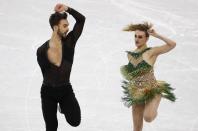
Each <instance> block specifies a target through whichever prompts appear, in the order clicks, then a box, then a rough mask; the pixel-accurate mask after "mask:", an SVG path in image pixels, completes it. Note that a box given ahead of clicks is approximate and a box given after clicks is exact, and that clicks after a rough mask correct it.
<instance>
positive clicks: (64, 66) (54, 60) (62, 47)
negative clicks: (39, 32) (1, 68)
mask: <svg viewBox="0 0 198 131" xmlns="http://www.w3.org/2000/svg"><path fill="white" fill-rule="evenodd" d="M54 10H55V13H53V14H52V15H51V16H50V18H49V23H50V26H51V28H52V30H53V33H52V36H51V39H50V40H47V41H46V42H45V43H44V44H43V45H41V46H40V47H39V48H38V49H37V61H38V64H39V66H40V68H41V72H42V75H43V83H42V86H41V91H40V93H41V104H42V112H43V117H44V120H45V125H46V131H57V128H58V120H57V105H58V104H59V105H60V112H61V113H62V114H64V115H65V118H66V120H67V122H68V123H69V124H70V125H71V126H74V127H76V126H78V125H79V124H80V121H81V112H80V106H79V104H78V101H77V99H76V97H75V94H74V92H73V89H72V85H71V83H70V72H71V69H72V64H73V57H74V50H75V45H76V42H77V40H78V38H79V37H80V35H81V33H82V30H83V26H84V23H85V16H83V15H82V14H80V13H79V12H77V11H76V10H74V9H73V8H71V7H69V6H66V5H64V4H57V5H56V6H55V8H54ZM66 12H67V13H69V14H70V15H72V16H73V17H74V19H75V20H76V23H75V25H74V27H73V29H72V30H71V31H70V32H69V33H68V31H69V28H68V25H69V22H68V20H67V13H66Z"/></svg>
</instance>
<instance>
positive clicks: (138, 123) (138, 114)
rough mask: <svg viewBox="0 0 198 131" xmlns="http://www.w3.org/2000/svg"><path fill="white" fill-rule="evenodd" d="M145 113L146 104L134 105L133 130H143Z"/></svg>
mask: <svg viewBox="0 0 198 131" xmlns="http://www.w3.org/2000/svg"><path fill="white" fill-rule="evenodd" d="M143 114H144V105H143V104H142V105H133V106H132V115H133V131H142V127H143Z"/></svg>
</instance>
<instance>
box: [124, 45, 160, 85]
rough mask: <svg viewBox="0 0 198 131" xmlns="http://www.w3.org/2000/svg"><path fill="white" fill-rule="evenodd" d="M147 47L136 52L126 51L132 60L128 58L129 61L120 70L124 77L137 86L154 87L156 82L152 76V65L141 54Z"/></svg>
mask: <svg viewBox="0 0 198 131" xmlns="http://www.w3.org/2000/svg"><path fill="white" fill-rule="evenodd" d="M149 49H150V48H146V49H144V50H143V51H141V52H138V53H137V52H130V51H127V53H129V54H130V55H131V59H132V61H131V59H130V60H129V63H128V64H127V65H125V66H123V67H122V68H121V72H122V74H123V75H124V76H125V77H126V79H127V80H129V82H130V83H131V84H133V85H134V86H136V87H139V88H143V87H155V86H156V83H157V81H156V79H155V76H154V70H153V66H151V65H150V64H148V63H147V62H146V61H145V60H143V58H142V54H143V53H144V52H146V51H147V50H149ZM136 61H137V62H136ZM133 62H134V63H133Z"/></svg>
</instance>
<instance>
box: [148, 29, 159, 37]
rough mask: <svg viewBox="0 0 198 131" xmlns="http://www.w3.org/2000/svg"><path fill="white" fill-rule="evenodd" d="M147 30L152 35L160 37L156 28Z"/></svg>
mask: <svg viewBox="0 0 198 131" xmlns="http://www.w3.org/2000/svg"><path fill="white" fill-rule="evenodd" d="M147 32H148V33H149V35H151V36H154V37H158V33H156V31H155V30H154V29H149V30H148V31H147Z"/></svg>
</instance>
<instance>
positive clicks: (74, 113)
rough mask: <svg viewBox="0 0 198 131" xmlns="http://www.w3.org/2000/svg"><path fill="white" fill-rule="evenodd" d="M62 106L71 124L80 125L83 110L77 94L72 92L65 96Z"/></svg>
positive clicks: (61, 102)
mask: <svg viewBox="0 0 198 131" xmlns="http://www.w3.org/2000/svg"><path fill="white" fill-rule="evenodd" d="M60 108H61V111H62V113H63V114H64V115H65V118H66V120H67V122H68V123H69V124H70V125H71V126H74V127H76V126H78V125H79V124H80V122H81V112H80V106H79V104H78V101H77V99H76V97H75V94H74V93H73V92H72V93H70V94H67V95H65V96H64V97H63V99H62V100H61V101H60Z"/></svg>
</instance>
